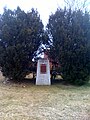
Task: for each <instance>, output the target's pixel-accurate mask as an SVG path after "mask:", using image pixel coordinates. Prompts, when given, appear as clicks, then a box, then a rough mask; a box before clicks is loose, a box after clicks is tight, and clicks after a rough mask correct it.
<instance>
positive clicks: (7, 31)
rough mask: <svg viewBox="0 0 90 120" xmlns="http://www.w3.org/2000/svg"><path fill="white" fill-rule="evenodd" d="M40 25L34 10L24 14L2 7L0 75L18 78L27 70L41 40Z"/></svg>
mask: <svg viewBox="0 0 90 120" xmlns="http://www.w3.org/2000/svg"><path fill="white" fill-rule="evenodd" d="M45 36H46V35H45V32H44V26H43V24H42V21H41V20H40V16H39V14H38V12H37V11H35V10H34V9H32V10H31V12H27V13H25V12H24V11H23V10H21V9H20V8H19V7H17V9H16V10H13V11H12V10H10V9H7V8H5V9H4V13H3V14H2V15H0V66H1V70H2V72H3V75H4V76H6V77H8V78H10V79H15V80H20V79H22V78H24V77H25V76H26V74H27V73H28V70H29V67H30V64H31V63H32V59H33V57H35V56H36V53H37V50H38V47H39V46H40V45H41V44H42V43H43V42H45V41H47V40H46V39H47V38H46V37H45Z"/></svg>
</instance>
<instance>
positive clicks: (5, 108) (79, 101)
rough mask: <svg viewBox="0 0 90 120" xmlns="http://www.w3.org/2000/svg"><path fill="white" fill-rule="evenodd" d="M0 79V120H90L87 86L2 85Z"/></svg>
mask: <svg viewBox="0 0 90 120" xmlns="http://www.w3.org/2000/svg"><path fill="white" fill-rule="evenodd" d="M3 79H4V78H3V77H2V76H0V120H90V84H88V85H85V86H82V87H75V86H70V85H68V86H66V85H61V84H57V83H55V84H53V85H51V86H36V85H34V84H33V83H22V84H19V83H18V84H15V83H7V84H6V83H4V82H3Z"/></svg>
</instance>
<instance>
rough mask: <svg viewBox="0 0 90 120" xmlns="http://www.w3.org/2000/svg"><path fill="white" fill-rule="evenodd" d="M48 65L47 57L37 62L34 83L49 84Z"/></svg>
mask: <svg viewBox="0 0 90 120" xmlns="http://www.w3.org/2000/svg"><path fill="white" fill-rule="evenodd" d="M50 84H51V81H50V65H49V60H48V59H40V60H38V64H37V76H36V85H50Z"/></svg>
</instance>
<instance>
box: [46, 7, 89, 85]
mask: <svg viewBox="0 0 90 120" xmlns="http://www.w3.org/2000/svg"><path fill="white" fill-rule="evenodd" d="M47 28H48V33H49V36H51V39H52V44H51V48H50V57H51V58H52V59H53V60H54V61H58V62H59V64H60V66H61V69H60V71H62V73H63V75H62V76H63V79H64V80H66V81H67V82H69V83H73V84H79V85H81V84H84V83H86V82H87V81H88V80H89V79H88V76H89V75H90V15H89V13H88V12H87V11H86V12H85V13H83V12H82V11H81V10H77V11H72V10H71V9H69V10H66V8H65V9H64V10H62V9H57V11H56V12H55V14H52V15H51V16H50V18H49V23H48V25H47ZM53 53H54V54H53Z"/></svg>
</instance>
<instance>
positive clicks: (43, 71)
mask: <svg viewBox="0 0 90 120" xmlns="http://www.w3.org/2000/svg"><path fill="white" fill-rule="evenodd" d="M40 72H41V74H46V64H41V66H40Z"/></svg>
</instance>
